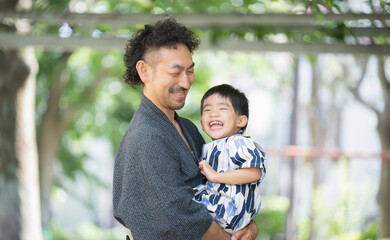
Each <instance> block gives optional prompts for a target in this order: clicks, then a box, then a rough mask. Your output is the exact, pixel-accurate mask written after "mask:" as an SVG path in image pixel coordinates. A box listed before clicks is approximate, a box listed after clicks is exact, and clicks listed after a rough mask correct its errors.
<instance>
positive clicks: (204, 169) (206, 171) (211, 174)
mask: <svg viewBox="0 0 390 240" xmlns="http://www.w3.org/2000/svg"><path fill="white" fill-rule="evenodd" d="M199 169H200V173H202V174H203V175H204V176H205V177H206V178H207V180H209V181H211V182H216V179H217V175H218V173H217V172H216V171H215V170H214V169H213V168H212V167H211V166H210V164H208V162H206V161H205V160H202V161H200V163H199Z"/></svg>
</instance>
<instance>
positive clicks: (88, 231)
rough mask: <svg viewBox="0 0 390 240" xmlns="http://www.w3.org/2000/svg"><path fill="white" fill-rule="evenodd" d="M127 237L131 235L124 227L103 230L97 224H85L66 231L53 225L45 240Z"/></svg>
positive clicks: (94, 239) (88, 239) (103, 239)
mask: <svg viewBox="0 0 390 240" xmlns="http://www.w3.org/2000/svg"><path fill="white" fill-rule="evenodd" d="M126 235H130V233H129V232H128V231H127V230H125V228H123V227H120V228H113V229H101V228H99V227H98V226H96V225H95V224H92V223H83V224H80V226H79V227H78V228H77V229H76V230H74V231H64V230H63V229H62V228H61V226H60V225H58V224H57V223H53V224H52V226H51V233H50V232H48V233H47V237H46V238H45V240H74V239H77V240H97V239H98V240H115V239H124V236H126Z"/></svg>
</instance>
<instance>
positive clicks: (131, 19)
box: [0, 11, 390, 28]
mask: <svg viewBox="0 0 390 240" xmlns="http://www.w3.org/2000/svg"><path fill="white" fill-rule="evenodd" d="M166 16H168V15H166V14H147V13H136V14H118V13H115V14H113V13H109V14H96V13H72V12H50V11H45V12H14V11H3V12H0V19H5V18H11V19H29V20H31V21H33V22H45V23H51V24H62V23H64V22H66V23H68V24H71V25H72V24H82V25H98V24H101V23H107V24H111V25H114V26H132V25H137V24H145V23H152V22H155V21H156V20H159V19H162V18H164V17H166ZM171 16H173V17H175V18H176V19H177V20H178V21H179V22H181V23H183V24H185V25H186V26H188V27H193V28H198V27H200V28H202V27H211V26H220V27H235V26H253V25H269V26H291V25H293V26H294V25H301V26H310V25H317V24H319V23H320V22H321V21H338V22H342V21H356V20H364V19H367V20H370V21H375V20H378V21H381V22H382V24H383V25H385V27H386V26H387V27H388V26H390V14H324V15H322V16H321V19H318V18H317V17H316V16H315V15H310V14H301V15H297V14H279V13H264V14H235V13H228V14H206V13H204V14H202V13H194V14H172V15H171Z"/></svg>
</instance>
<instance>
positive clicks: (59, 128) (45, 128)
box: [38, 56, 73, 226]
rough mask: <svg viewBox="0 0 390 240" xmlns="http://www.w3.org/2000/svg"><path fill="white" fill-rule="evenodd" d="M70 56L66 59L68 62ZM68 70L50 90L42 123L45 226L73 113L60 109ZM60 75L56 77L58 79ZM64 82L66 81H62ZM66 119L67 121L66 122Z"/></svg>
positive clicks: (42, 187) (42, 179)
mask: <svg viewBox="0 0 390 240" xmlns="http://www.w3.org/2000/svg"><path fill="white" fill-rule="evenodd" d="M68 57H69V56H67V57H66V60H67V59H68ZM66 71H67V70H65V69H62V71H61V72H60V73H59V74H58V75H60V81H59V82H60V83H55V84H53V85H52V87H51V88H50V90H49V98H48V100H47V109H46V112H45V113H44V115H43V116H42V123H41V126H40V131H39V138H38V152H39V171H40V174H41V177H40V186H41V199H42V223H43V226H49V225H50V220H51V201H50V196H51V194H50V193H51V189H52V187H53V183H54V169H53V166H54V160H55V158H56V156H57V153H58V150H59V147H60V142H61V136H62V134H63V132H64V129H65V128H66V127H67V126H68V125H69V123H70V121H71V118H72V117H73V112H71V113H69V114H68V116H66V117H65V116H63V115H64V114H63V113H62V112H61V110H60V107H59V102H60V98H61V91H62V90H63V84H65V82H67V79H65V80H64V79H63V78H67V76H68V74H67V73H66ZM58 75H56V76H57V77H58ZM61 80H64V81H61ZM64 119H66V121H65V120H64Z"/></svg>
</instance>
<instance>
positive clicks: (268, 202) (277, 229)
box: [254, 197, 289, 239]
mask: <svg viewBox="0 0 390 240" xmlns="http://www.w3.org/2000/svg"><path fill="white" fill-rule="evenodd" d="M288 206H289V201H288V199H286V198H282V197H274V198H270V197H264V198H263V205H262V207H261V209H260V212H259V214H258V215H257V216H256V217H255V219H254V221H255V222H256V224H257V227H258V229H259V235H258V239H279V238H280V237H282V236H283V235H284V231H285V221H286V220H285V219H286V216H287V210H288Z"/></svg>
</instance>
